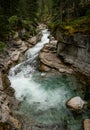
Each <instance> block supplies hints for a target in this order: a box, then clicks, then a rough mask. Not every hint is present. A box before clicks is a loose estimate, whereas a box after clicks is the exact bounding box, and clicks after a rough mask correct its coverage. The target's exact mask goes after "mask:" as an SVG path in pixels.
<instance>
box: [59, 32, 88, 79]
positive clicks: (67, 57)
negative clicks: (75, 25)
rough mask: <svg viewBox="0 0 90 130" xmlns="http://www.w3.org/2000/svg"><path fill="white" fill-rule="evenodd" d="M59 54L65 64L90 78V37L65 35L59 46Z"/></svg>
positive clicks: (77, 34) (78, 34)
mask: <svg viewBox="0 0 90 130" xmlns="http://www.w3.org/2000/svg"><path fill="white" fill-rule="evenodd" d="M57 54H58V55H59V56H60V57H62V59H63V61H64V62H65V63H68V64H70V65H71V66H72V67H73V68H74V70H75V71H76V72H79V73H81V74H83V75H85V76H86V77H87V78H88V79H89V78H90V37H89V35H84V34H80V33H76V34H74V35H72V36H69V35H63V36H62V40H60V41H59V42H58V44H57Z"/></svg>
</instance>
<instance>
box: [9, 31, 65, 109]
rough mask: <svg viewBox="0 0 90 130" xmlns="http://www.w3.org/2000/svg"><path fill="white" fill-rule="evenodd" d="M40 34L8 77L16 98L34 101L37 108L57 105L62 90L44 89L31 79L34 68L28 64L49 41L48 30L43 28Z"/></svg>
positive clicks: (62, 92) (32, 62)
mask: <svg viewBox="0 0 90 130" xmlns="http://www.w3.org/2000/svg"><path fill="white" fill-rule="evenodd" d="M42 34H43V36H42V38H41V41H40V42H39V43H37V44H36V45H35V46H34V47H33V48H31V49H29V50H28V51H27V52H26V54H25V56H26V57H27V58H26V60H25V61H24V62H22V63H20V64H18V65H16V66H15V67H13V68H11V70H10V75H9V79H10V81H11V86H12V87H13V88H14V89H15V95H16V98H17V99H18V100H21V101H23V100H26V101H27V102H28V103H29V104H31V105H33V104H35V103H36V104H38V105H37V109H48V108H50V107H57V105H58V104H59V103H60V100H62V97H63V96H62V94H64V91H63V90H60V89H53V90H45V88H44V87H43V86H41V85H40V84H39V83H36V82H35V81H33V79H32V74H33V73H34V72H35V70H34V68H33V65H30V64H34V59H35V58H36V55H38V54H39V51H40V50H41V49H42V47H43V46H44V45H45V44H46V43H49V38H48V36H49V35H50V33H49V32H48V30H47V29H46V30H43V31H42ZM31 59H33V60H31ZM35 60H36V59H35ZM28 63H29V64H28Z"/></svg>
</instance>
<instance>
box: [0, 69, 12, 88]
mask: <svg viewBox="0 0 90 130" xmlns="http://www.w3.org/2000/svg"><path fill="white" fill-rule="evenodd" d="M9 86H10V81H9V79H8V77H7V74H5V73H3V72H1V71H0V90H5V89H7V88H8V87H9Z"/></svg>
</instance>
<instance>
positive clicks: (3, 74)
mask: <svg viewBox="0 0 90 130" xmlns="http://www.w3.org/2000/svg"><path fill="white" fill-rule="evenodd" d="M38 28H39V30H38V34H37V35H36V36H30V38H28V39H27V40H26V41H23V40H22V39H20V38H19V36H18V35H16V36H15V37H14V38H12V40H10V41H7V47H6V48H5V50H4V52H3V53H2V54H0V130H16V129H17V130H21V122H20V121H19V120H18V119H17V117H18V116H16V114H15V112H14V111H13V110H15V109H17V108H18V105H19V103H20V102H19V101H18V100H16V98H15V96H14V93H15V91H14V89H13V88H12V86H11V83H10V81H9V79H8V71H9V69H10V68H11V67H12V66H15V65H16V64H18V63H19V62H21V61H22V60H23V56H24V53H25V52H26V50H27V49H29V48H31V47H33V46H34V45H35V44H36V43H37V42H38V41H39V40H40V39H41V36H42V34H41V31H40V30H41V29H42V26H40V27H38ZM21 118H23V117H21Z"/></svg>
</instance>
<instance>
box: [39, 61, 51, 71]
mask: <svg viewBox="0 0 90 130" xmlns="http://www.w3.org/2000/svg"><path fill="white" fill-rule="evenodd" d="M39 70H40V71H45V72H48V71H50V70H51V69H50V67H48V66H46V65H45V64H43V63H40V66H39Z"/></svg>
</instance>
